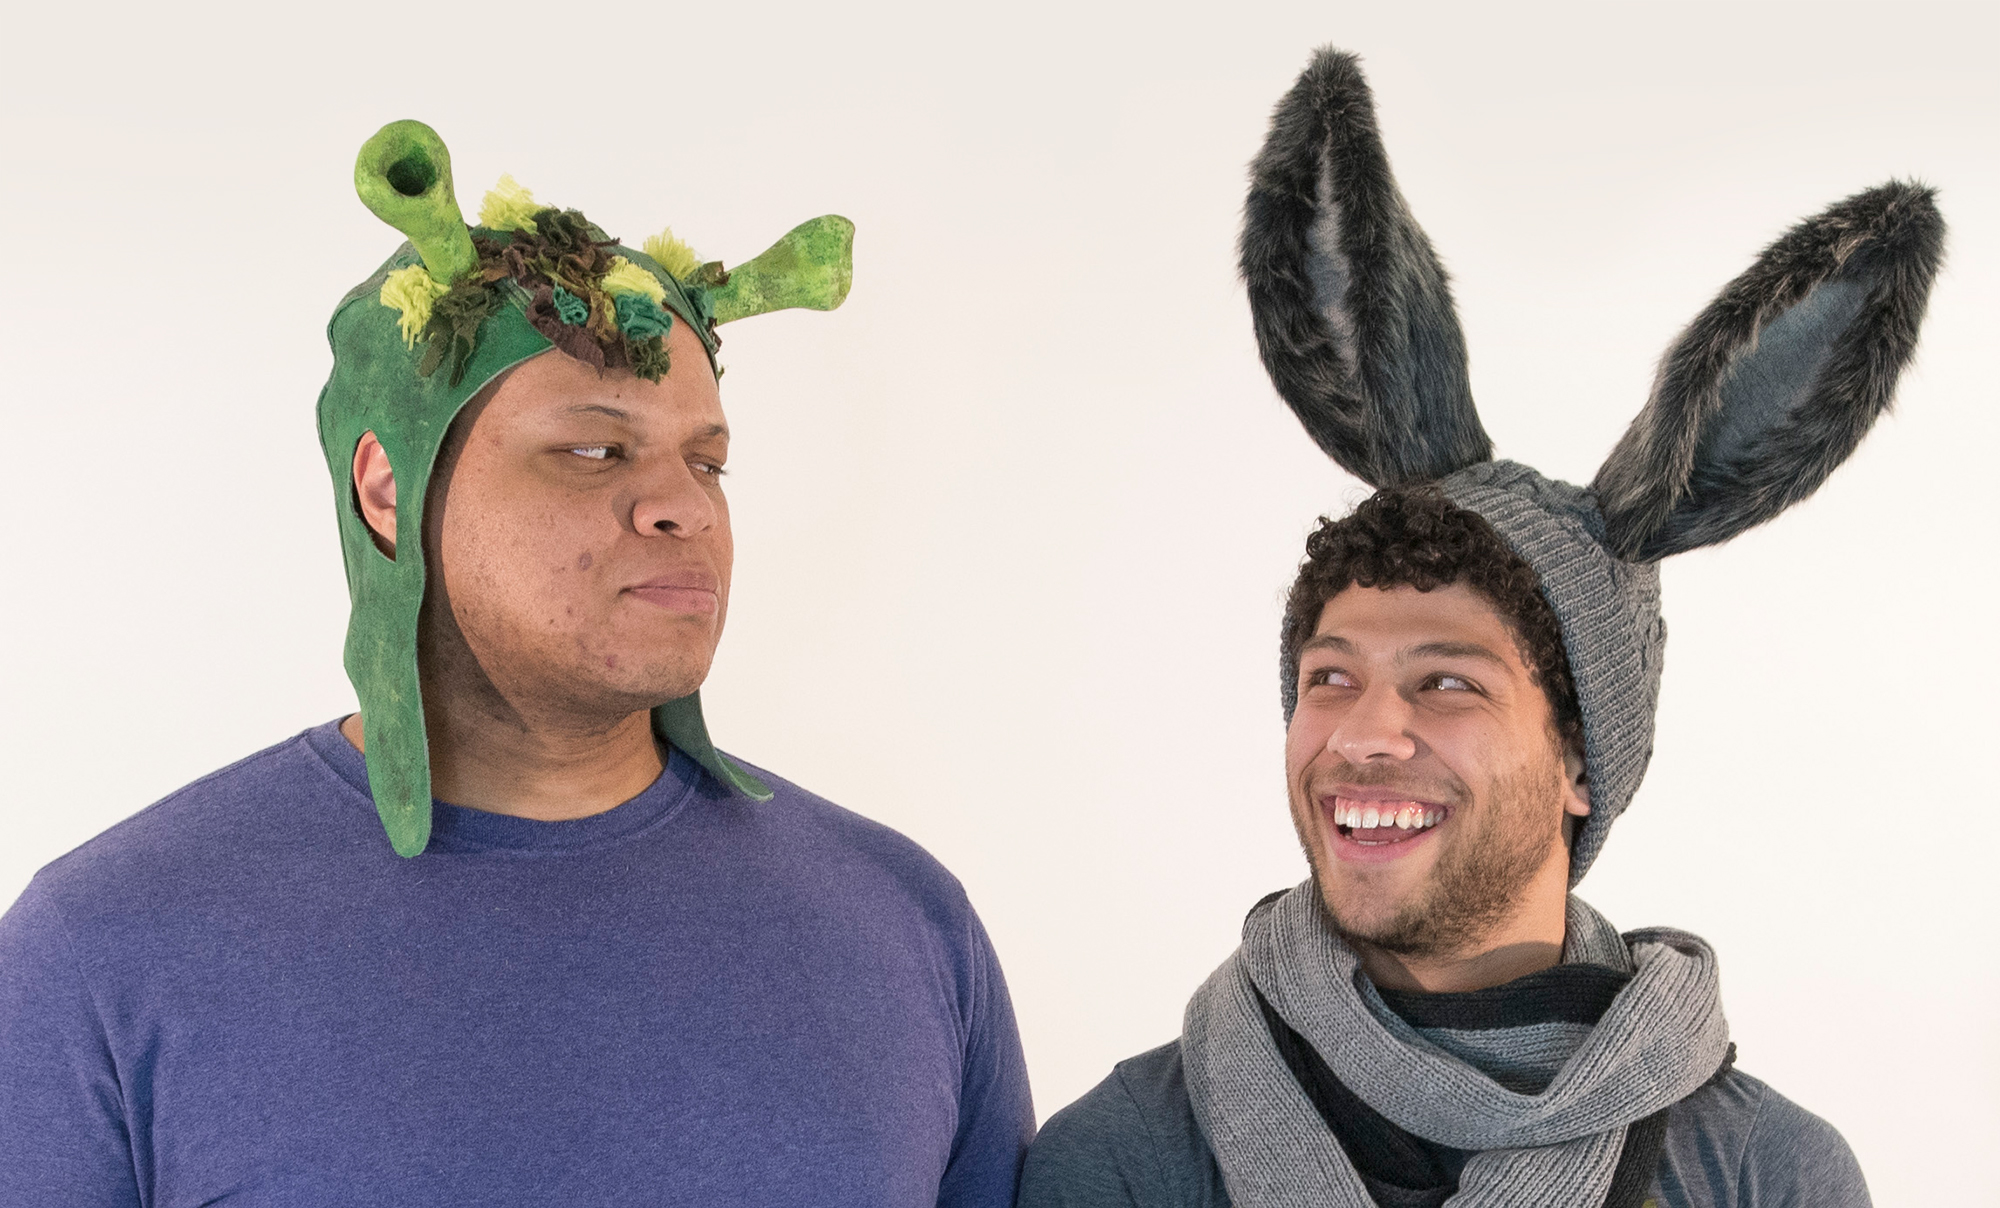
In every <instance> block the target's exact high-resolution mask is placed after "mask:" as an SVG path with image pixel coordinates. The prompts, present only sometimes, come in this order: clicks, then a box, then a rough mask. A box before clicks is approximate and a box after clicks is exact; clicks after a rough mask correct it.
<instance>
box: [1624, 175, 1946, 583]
mask: <svg viewBox="0 0 2000 1208" xmlns="http://www.w3.org/2000/svg"><path fill="white" fill-rule="evenodd" d="M1943 248H1944V219H1943V218H1942V217H1940V216H1939V214H1938V211H1937V207H1936V205H1935V204H1933V202H1932V191H1931V190H1930V189H1927V188H1923V187H1921V186H1919V185H1915V184H1906V183H1901V182H1891V183H1889V184H1885V185H1882V186H1880V187H1879V188H1874V189H1870V190H1868V191H1867V192H1864V193H1857V194H1855V195H1854V196H1853V197H1850V198H1848V199H1847V200H1845V201H1843V202H1840V203H1839V204H1837V205H1835V206H1833V207H1832V208H1831V209H1829V210H1827V211H1826V212H1825V213H1823V214H1820V215H1818V216H1817V217H1814V218H1810V219H1807V220H1806V221H1805V222H1802V223H1800V224H1799V225H1798V226H1796V227H1794V228H1792V229H1791V230H1790V231H1788V232H1786V234H1785V235H1784V236H1783V237H1782V238H1780V239H1779V240H1778V241H1777V242H1776V243H1773V244H1772V245H1771V246H1770V247H1769V248H1766V249H1765V251H1764V254H1763V255H1762V256H1761V257H1759V258H1758V260H1757V262H1756V263H1755V264H1753V265H1752V266H1751V267H1750V269H1749V271H1747V272H1745V273H1744V274H1743V275H1742V276H1740V277H1738V278H1736V280H1734V281H1732V282H1730V283H1729V285H1728V287H1727V288H1725V289H1724V290H1723V291H1722V293H1721V295H1720V296H1719V297H1717V298H1716V299H1715V301H1713V302H1711V303H1709V305H1708V307H1707V309H1705V310H1703V311H1702V312H1701V313H1700V314H1699V315H1697V316H1695V320H1694V322H1693V323H1691V324H1689V325H1688V328H1687V330H1686V331H1684V332H1682V333H1681V336H1680V338H1679V339H1678V340H1676V341H1675V342H1674V344H1673V346H1672V347H1671V348H1669V349H1668V350H1667V354H1666V356H1665V357H1664V358H1663V359H1662V360H1661V362H1660V370H1659V374H1658V376H1657V377H1656V378H1655V379H1654V382H1653V393H1652V397H1651V398H1650V399H1648V400H1647V403H1646V407H1645V410H1643V411H1641V412H1640V413H1639V416H1638V418H1637V419H1635V420H1634V421H1633V422H1632V426H1631V427H1630V428H1629V429H1627V430H1626V432H1625V435H1624V437H1623V438H1622V439H1620V440H1619V442H1618V446H1617V447H1616V448H1615V449H1613V450H1612V451H1611V456H1610V457H1609V458H1607V459H1606V460H1605V463H1604V466H1603V468H1602V469H1600V470H1599V471H1598V472H1597V480H1596V482H1595V483H1593V484H1592V486H1593V487H1594V488H1595V490H1596V491H1597V495H1598V502H1599V506H1600V507H1601V508H1602V509H1603V512H1604V520H1605V528H1606V531H1607V535H1608V538H1609V543H1610V545H1611V548H1612V550H1613V551H1614V552H1616V553H1617V554H1618V555H1619V556H1621V557H1624V558H1627V559H1630V560H1634V561H1644V562H1650V561H1654V560H1656V559H1659V558H1664V557H1666V556H1667V555H1669V554H1677V553H1680V552H1681V551H1683V550H1689V549H1695V548H1697V547H1699V546H1703V545H1713V544H1715V543H1716V542H1718V541H1726V540H1728V539H1729V538H1731V537H1734V536H1735V535H1736V534H1738V533H1740V532H1742V531H1743V530H1745V529H1747V528H1750V527H1752V526H1753V525H1758V524H1762V523H1763V522H1764V521H1766V520H1769V519H1771V518H1772V517H1773V516H1776V515H1777V514H1778V513H1779V512H1782V511H1784V510H1785V509H1786V508H1788V507H1790V506H1791V505H1792V504H1794V503H1797V502H1798V501H1799V500H1801V499H1804V498H1805V497H1806V496H1808V495H1810V494H1812V493H1813V492H1814V491H1815V490H1817V489H1818V488H1819V485H1820V483H1822V482H1824V481H1825V480H1826V476H1827V475H1828V474H1830V473H1832V472H1833V469H1834V467H1835V466H1838V465H1839V464H1840V463H1841V462H1843V461H1845V460H1847V456H1848V454H1850V453H1852V452H1854V448H1855V446H1856V445H1858V444H1859V443H1860V442H1861V438H1862V437H1863V436H1865V435H1866V434H1867V432H1868V429H1869V427H1870V425H1872V424H1873V423H1874V422H1875V418H1876V416H1878V415H1880V414H1881V413H1882V412H1883V411H1884V410H1885V409H1887V407H1888V406H1889V401H1890V399H1891V397H1892V396H1893V395H1894V393H1895V388H1896V377H1897V375H1898V374H1899V373H1900V372H1901V371H1902V369H1903V366H1904V365H1905V364H1907V363H1908V361H1909V359H1910V355H1911V353H1912V352H1914V351H1915V349H1916V344H1917V328H1918V326H1919V324H1921V323H1922V321H1923V317H1924V305H1925V302H1926V300H1927V299H1928V298H1929V296H1930V288H1931V281H1932V279H1933V278H1934V277H1936V275H1937V270H1938V264H1939V262H1940V261H1941V259H1942V257H1943Z"/></svg>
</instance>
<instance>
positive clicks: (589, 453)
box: [570, 445, 611, 461]
mask: <svg viewBox="0 0 2000 1208" xmlns="http://www.w3.org/2000/svg"><path fill="white" fill-rule="evenodd" d="M570 452H572V453H574V454H576V455H577V456H578V457H588V458H589V459H590V460H592V461H607V460H609V459H610V457H611V446H610V445H578V446H576V447H575V448H573V449H571V450H570Z"/></svg>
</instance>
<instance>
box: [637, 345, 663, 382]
mask: <svg viewBox="0 0 2000 1208" xmlns="http://www.w3.org/2000/svg"><path fill="white" fill-rule="evenodd" d="M671 368H673V362H672V361H671V360H669V359H668V358H667V341H666V340H665V339H664V338H663V337H661V336H654V337H653V338H652V339H650V340H647V341H645V342H644V343H635V344H633V345H632V372H633V373H634V374H636V375H638V376H639V377H642V378H645V379H646V380H647V381H649V382H657V381H659V380H660V379H661V378H663V377H665V376H667V371H668V370H669V369H671Z"/></svg>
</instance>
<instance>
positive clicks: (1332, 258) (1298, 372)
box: [1241, 48, 1493, 487]
mask: <svg viewBox="0 0 2000 1208" xmlns="http://www.w3.org/2000/svg"><path fill="white" fill-rule="evenodd" d="M1241 253H1242V268H1243V280H1244V283H1245V285H1246V286H1248V289H1249V294H1250V313H1251V317H1252V319H1253V320H1254V322H1255V325H1256V329H1257V347H1258V349H1259V351H1260V352H1261V353H1262V354H1263V358H1264V369H1265V371H1266V372H1268V373H1269V374H1270V375H1271V382H1272V384H1273V385H1275V386H1276V387H1277V388H1278V393H1279V395H1280V396H1282V397H1283V398H1284V400H1285V402H1287V403H1289V404H1290V405H1291V408H1292V410H1293V412H1295V413H1296V414H1297V415H1298V417H1299V420H1300V422H1301V423H1303V424H1304V425H1305V428H1306V431H1307V432H1308V433H1309V434H1311V436H1312V438H1313V440H1314V441H1316V442H1318V444H1319V447H1320V448H1322V449H1324V450H1325V451H1326V454H1327V456H1329V457H1331V458H1333V459H1334V460H1335V461H1337V462H1339V463H1340V464H1341V465H1342V466H1344V467H1346V468H1347V469H1348V470H1349V471H1351V472H1352V473H1353V474H1355V475H1356V476H1358V477H1359V478H1361V479H1363V480H1364V481H1366V482H1368V483H1369V484H1371V485H1373V486H1376V487H1385V486H1391V485H1394V484H1397V483H1403V482H1413V481H1422V480H1426V479H1433V478H1442V477H1443V476H1445V475H1446V474H1449V473H1451V472H1452V471H1454V470H1458V469H1461V468H1463V467H1465V466H1468V465H1471V464H1473V463H1475V462H1481V461H1485V460H1487V459H1489V458H1491V457H1492V456H1493V442H1492V441H1491V440H1489V439H1487V436H1486V432H1485V429H1483V428H1481V427H1480V426H1479V415H1478V413H1477V412H1476V411H1475V410H1474V409H1473V406H1472V387H1471V383H1470V382H1469V380H1468V379H1467V375H1466V365H1465V336H1464V334H1463V333H1462V332H1461V331H1460V330H1459V326H1458V317H1457V315H1456V314H1455V313H1454V312H1453V310H1452V304H1451V290H1450V289H1449V287H1448V286H1447V285H1446V284H1445V273H1444V268H1443V266H1442V265H1440V264H1439V263H1438V259H1437V253H1436V252H1434V251H1432V250H1431V243H1430V240H1429V239H1428V238H1426V237H1425V235H1424V232H1423V230H1422V228H1420V227H1418V226H1417V223H1416V220H1415V219H1414V218H1412V217H1411V216H1410V209H1409V206H1408V204H1407V203H1405V202H1404V200H1403V195H1402V193H1401V191H1399V190H1398V189H1397V188H1396V181H1395V178H1394V177H1393V176H1391V175H1390V172H1389V157H1388V155H1387V153H1385V152H1384V151H1383V150H1382V136H1381V135H1380V134H1379V133H1378V132H1377V131H1376V129H1375V103H1374V99H1373V98H1372V97H1371V96H1370V95H1369V92H1368V82H1367V81H1366V80H1365V79H1363V78H1362V75H1361V68H1360V65H1359V61H1358V60H1357V59H1356V58H1355V57H1354V56H1353V55H1351V54H1346V53H1343V52H1341V51H1337V50H1333V49H1330V48H1329V49H1324V50H1321V51H1320V52H1318V53H1317V54H1316V55H1314V57H1313V61H1312V63H1311V65H1310V66H1308V67H1307V68H1306V70H1305V73H1304V74H1303V75H1301V76H1300V77H1299V82H1298V83H1297V84H1296V85H1295V86H1293V88H1292V90H1291V91H1290V92H1289V93H1287V94H1285V98H1284V99H1283V100H1281V101H1279V102H1278V108H1277V111H1276V112H1275V113H1274V114H1272V116H1271V132H1270V134H1269V136H1267V137H1266V139H1265V141H1264V149H1263V151H1262V152H1260V153H1259V154H1258V156H1257V159H1256V161H1255V162H1254V163H1252V164H1251V166H1250V199H1249V201H1248V202H1247V203H1246V204H1245V206H1244V210H1243V243H1242V248H1241Z"/></svg>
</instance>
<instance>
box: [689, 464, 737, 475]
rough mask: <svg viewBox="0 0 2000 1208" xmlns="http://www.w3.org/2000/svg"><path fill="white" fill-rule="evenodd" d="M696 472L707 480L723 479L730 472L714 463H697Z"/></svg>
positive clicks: (695, 465)
mask: <svg viewBox="0 0 2000 1208" xmlns="http://www.w3.org/2000/svg"><path fill="white" fill-rule="evenodd" d="M694 472H695V473H697V474H700V475H702V476H704V477H707V478H721V477H722V476H723V475H724V474H727V473H729V471H727V470H725V469H723V468H722V467H721V466H719V465H717V464H716V463H715V462H712V461H698V462H695V463H694Z"/></svg>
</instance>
